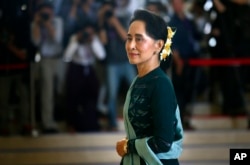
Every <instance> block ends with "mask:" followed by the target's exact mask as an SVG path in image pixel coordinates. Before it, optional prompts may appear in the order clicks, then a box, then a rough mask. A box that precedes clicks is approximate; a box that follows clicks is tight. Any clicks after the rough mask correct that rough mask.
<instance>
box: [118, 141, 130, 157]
mask: <svg viewBox="0 0 250 165" xmlns="http://www.w3.org/2000/svg"><path fill="white" fill-rule="evenodd" d="M127 143H128V139H122V140H120V141H118V142H117V143H116V152H117V153H118V155H120V156H121V157H123V156H124V155H126V154H127V153H128V150H127Z"/></svg>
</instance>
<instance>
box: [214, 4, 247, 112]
mask: <svg viewBox="0 0 250 165" xmlns="http://www.w3.org/2000/svg"><path fill="white" fill-rule="evenodd" d="M213 3H214V8H213V10H214V11H216V13H217V17H216V18H215V19H214V20H212V30H211V34H210V37H212V38H214V39H215V40H216V45H215V46H214V47H209V51H210V54H211V57H212V58H232V57H236V56H237V55H238V52H234V48H235V47H237V45H238V43H240V42H241V40H235V41H234V39H235V37H238V35H240V33H241V32H238V31H235V29H234V25H235V23H234V21H235V19H234V15H236V12H235V9H234V8H235V4H234V3H232V1H226V0H215V1H213ZM210 76H211V86H212V91H211V100H212V101H215V99H213V98H216V97H214V96H215V91H214V90H216V88H215V85H216V84H218V87H219V91H220V92H221V96H222V108H221V109H222V110H221V113H222V114H223V115H229V116H232V117H235V116H238V115H245V114H246V109H245V101H244V94H243V89H242V82H241V79H240V74H239V68H238V67H235V66H218V67H212V68H211V69H210Z"/></svg>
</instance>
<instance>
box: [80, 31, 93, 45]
mask: <svg viewBox="0 0 250 165" xmlns="http://www.w3.org/2000/svg"><path fill="white" fill-rule="evenodd" d="M90 37H91V34H90V33H88V32H87V31H83V32H82V33H81V34H80V36H79V38H78V42H79V43H81V44H84V43H86V42H88V41H89V40H90Z"/></svg>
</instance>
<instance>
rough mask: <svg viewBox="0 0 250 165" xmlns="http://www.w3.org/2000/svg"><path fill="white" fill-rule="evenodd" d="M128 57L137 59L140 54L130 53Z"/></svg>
mask: <svg viewBox="0 0 250 165" xmlns="http://www.w3.org/2000/svg"><path fill="white" fill-rule="evenodd" d="M128 55H129V57H135V56H138V55H139V54H138V53H129V54H128Z"/></svg>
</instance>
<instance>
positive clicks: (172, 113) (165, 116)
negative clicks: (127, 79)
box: [116, 10, 183, 165]
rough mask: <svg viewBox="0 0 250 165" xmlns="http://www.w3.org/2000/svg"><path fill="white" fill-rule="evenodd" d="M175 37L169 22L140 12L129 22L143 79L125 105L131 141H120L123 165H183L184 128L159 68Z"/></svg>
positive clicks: (130, 50) (130, 51)
mask: <svg viewBox="0 0 250 165" xmlns="http://www.w3.org/2000/svg"><path fill="white" fill-rule="evenodd" d="M173 35H174V32H173V31H172V29H171V28H169V27H167V26H166V24H165V22H164V20H163V19H162V18H161V17H160V16H157V15H155V14H153V13H151V12H149V11H147V10H137V11H135V13H134V16H133V17H132V20H131V21H130V26H129V29H128V34H127V41H126V51H127V56H128V59H129V62H130V63H131V64H134V65H136V66H137V71H138V75H137V77H136V78H135V79H134V81H133V83H132V84H131V87H130V89H129V90H128V93H127V97H126V101H125V105H124V114H123V115H124V124H125V130H126V136H127V137H126V138H125V139H122V140H120V141H118V142H117V144H116V150H117V153H118V154H119V155H120V156H121V157H122V161H121V164H122V165H146V164H148V165H178V164H179V162H178V158H179V157H180V155H181V152H182V141H183V128H182V124H181V120H180V115H179V108H178V105H177V101H176V97H175V93H174V89H173V86H172V83H171V80H170V79H169V77H168V76H167V75H166V74H165V73H164V72H163V70H162V69H161V68H160V59H163V60H165V59H166V58H167V57H168V55H169V54H170V45H171V38H172V37H173Z"/></svg>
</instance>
